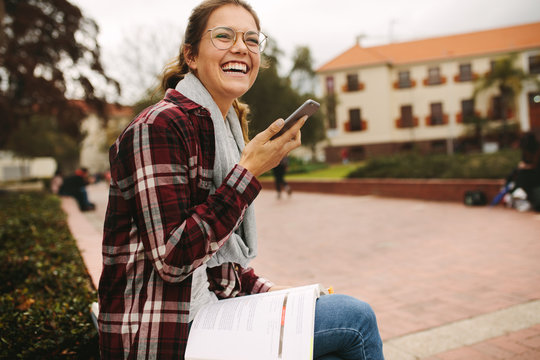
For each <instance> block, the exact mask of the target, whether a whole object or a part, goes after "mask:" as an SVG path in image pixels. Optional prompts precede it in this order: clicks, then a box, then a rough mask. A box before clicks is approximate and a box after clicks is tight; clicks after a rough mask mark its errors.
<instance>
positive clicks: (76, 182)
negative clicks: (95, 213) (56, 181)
mask: <svg viewBox="0 0 540 360" xmlns="http://www.w3.org/2000/svg"><path fill="white" fill-rule="evenodd" d="M92 182H93V178H92V177H91V176H90V174H89V173H88V169H87V168H79V169H77V170H75V174H73V175H71V176H68V177H66V178H64V181H63V183H62V186H60V190H59V192H58V193H59V194H60V195H64V196H72V197H74V198H75V200H77V204H78V205H79V209H81V211H91V210H95V208H96V206H95V205H94V204H93V203H91V202H90V201H89V200H88V193H87V192H86V185H88V184H90V183H92Z"/></svg>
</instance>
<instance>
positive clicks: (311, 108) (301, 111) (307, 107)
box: [270, 99, 321, 140]
mask: <svg viewBox="0 0 540 360" xmlns="http://www.w3.org/2000/svg"><path fill="white" fill-rule="evenodd" d="M319 106H321V105H320V104H319V103H318V102H316V101H315V100H311V99H309V100H307V101H306V102H305V103H303V104H302V105H301V106H300V107H299V108H298V109H296V110H295V111H294V112H293V113H292V114H291V115H290V116H289V117H288V118H287V119H285V125H283V127H282V128H281V130H280V131H279V132H278V133H277V134H276V135H274V136H272V137H271V139H270V140H274V139H275V138H277V137H280V136H281V135H283V133H284V132H285V131H287V130H289V129H290V128H291V126H293V125H294V124H296V122H297V121H298V120H300V118H301V117H302V116H304V115H307V116H311V115H313V114H314V113H315V112H316V111H317V110H318V109H319Z"/></svg>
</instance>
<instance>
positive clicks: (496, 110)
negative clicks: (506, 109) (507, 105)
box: [490, 96, 503, 120]
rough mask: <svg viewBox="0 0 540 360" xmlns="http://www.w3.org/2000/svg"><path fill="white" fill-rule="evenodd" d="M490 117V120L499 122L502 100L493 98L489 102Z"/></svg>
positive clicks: (501, 114)
mask: <svg viewBox="0 0 540 360" xmlns="http://www.w3.org/2000/svg"><path fill="white" fill-rule="evenodd" d="M490 113H491V116H490V118H491V119H492V120H499V119H502V118H503V108H502V98H501V97H500V96H495V97H493V99H492V100H491V111H490Z"/></svg>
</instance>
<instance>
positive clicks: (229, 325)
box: [186, 292, 286, 360]
mask: <svg viewBox="0 0 540 360" xmlns="http://www.w3.org/2000/svg"><path fill="white" fill-rule="evenodd" d="M285 296H286V293H281V294H279V293H277V292H276V293H275V294H272V293H265V294H257V295H250V296H243V297H239V298H234V299H227V300H220V301H218V302H217V303H215V304H211V305H209V306H205V307H203V308H202V309H201V310H200V311H199V313H198V314H197V316H196V317H195V320H194V321H193V325H192V327H191V331H190V334H189V341H188V346H187V350H186V359H187V360H190V359H193V360H199V359H203V360H207V359H208V360H226V359H237V360H253V359H254V358H253V354H257V359H261V360H266V359H268V360H274V359H277V356H278V350H279V337H280V331H281V317H282V310H283V301H284V299H285Z"/></svg>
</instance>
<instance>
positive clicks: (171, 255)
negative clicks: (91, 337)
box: [98, 0, 382, 359]
mask: <svg viewBox="0 0 540 360" xmlns="http://www.w3.org/2000/svg"><path fill="white" fill-rule="evenodd" d="M264 40H265V36H264V35H263V34H262V33H260V26H259V20H258V18H257V16H256V14H255V13H254V11H253V10H252V9H251V7H250V6H249V5H247V4H246V3H244V2H243V1H241V0H209V1H205V2H203V3H202V4H201V5H199V6H198V7H197V8H195V9H194V10H193V13H192V15H191V17H190V20H189V24H188V27H187V29H186V34H185V37H184V44H183V45H182V47H181V49H180V55H179V57H178V63H176V64H173V65H172V66H170V67H169V69H168V71H166V73H165V76H164V79H163V85H164V88H166V89H167V90H166V94H165V97H164V99H163V100H162V101H161V102H159V103H158V104H156V105H154V106H151V107H150V108H148V109H146V110H144V111H143V112H142V113H141V114H139V115H138V116H137V117H136V119H135V120H134V121H133V122H132V123H131V124H130V125H129V126H128V127H127V129H126V130H125V131H124V132H123V133H122V134H121V135H120V137H119V138H118V139H117V141H116V142H115V144H114V145H113V146H112V147H111V150H110V163H111V188H110V194H109V206H108V208H107V215H106V220H105V230H104V240H103V262H104V268H103V273H102V276H101V280H100V284H99V300H100V314H99V319H98V322H99V332H100V348H101V355H102V358H103V359H109V358H128V359H135V358H144V359H147V358H148V359H152V358H159V359H169V358H170V359H179V358H180V359H183V358H184V351H185V345H186V341H187V336H188V332H189V323H190V321H192V319H193V317H194V314H195V313H196V312H197V310H198V309H199V308H200V307H201V306H202V305H204V304H206V303H210V302H214V301H217V299H218V297H219V298H226V297H234V296H239V295H245V294H253V293H258V292H264V291H268V290H270V289H271V288H273V289H276V288H279V287H276V286H274V285H273V284H272V283H271V282H269V281H268V280H265V279H263V278H261V277H258V276H257V275H255V273H254V272H253V270H252V269H251V268H249V267H247V266H248V263H249V261H250V260H251V259H252V258H253V257H254V256H255V255H256V252H257V242H256V234H255V224H254V215H253V209H252V207H250V206H249V205H250V204H251V203H252V201H253V200H254V199H255V197H256V196H257V194H258V192H259V191H260V189H261V186H260V184H259V182H258V181H257V179H256V177H257V176H259V175H260V174H262V173H264V172H266V171H268V170H270V169H271V168H273V167H275V166H276V165H277V164H278V163H279V161H280V160H281V158H283V157H284V156H285V155H286V154H287V153H288V152H289V151H291V150H292V149H294V148H296V147H298V146H299V145H300V131H299V129H300V127H301V126H302V125H303V123H304V122H305V118H304V119H303V120H302V121H299V122H298V124H296V125H295V126H293V127H292V128H291V129H290V130H289V131H287V132H286V133H285V134H284V135H283V136H281V137H279V138H276V139H275V140H272V141H270V138H271V137H272V136H273V135H274V134H276V133H277V132H278V131H279V130H280V129H281V127H282V126H283V120H282V119H279V120H276V121H275V122H274V123H273V124H272V125H270V127H269V128H268V129H266V130H265V131H263V132H262V133H260V134H258V135H257V136H256V137H255V138H254V139H253V140H251V141H250V142H249V143H248V144H247V145H245V144H244V142H245V141H246V140H247V136H246V134H247V127H246V119H245V115H246V111H245V110H246V108H245V106H243V105H241V104H240V103H239V102H238V101H237V98H238V97H240V96H241V95H243V94H244V93H245V92H246V91H247V90H248V89H249V88H250V87H251V85H252V84H253V82H254V81H255V78H256V77H257V73H258V70H259V66H260V61H261V55H260V52H261V50H262V48H263V46H264ZM325 297H326V298H330V301H327V300H325V301H321V302H320V304H318V305H317V308H318V310H317V314H316V318H317V319H318V320H316V321H317V326H318V327H319V328H320V329H322V332H323V336H321V339H322V340H323V341H318V340H316V344H315V351H316V354H318V355H317V356H319V355H320V356H322V355H324V354H325V353H332V352H336V351H337V350H339V346H342V345H340V344H338V345H337V346H338V347H335V343H336V342H337V341H338V340H339V341H343V340H345V337H344V336H339V335H338V336H331V333H332V332H333V330H334V328H333V327H332V326H334V327H335V325H334V324H331V323H332V322H335V321H336V319H334V318H333V314H330V311H332V313H336V309H335V306H336V305H332V304H333V300H332V299H334V298H335V299H336V300H335V301H337V302H340V301H339V299H342V300H341V301H342V302H347V301H349V302H352V303H353V305H352V307H353V308H356V309H360V312H358V311H357V312H356V315H354V316H356V318H357V319H360V320H359V321H357V322H359V324H356V327H355V329H353V330H351V329H344V330H343V329H340V330H341V331H347V330H350V332H352V333H354V334H355V335H356V337H355V341H352V345H353V347H354V346H360V347H359V348H358V349H354V348H353V347H348V348H345V350H346V351H358V353H360V352H362V353H364V352H365V353H366V354H367V355H370V356H372V357H371V358H373V359H377V358H381V357H382V354H381V350H380V348H381V344H380V337H379V334H378V330H377V325H376V322H375V319H374V315H373V313H372V312H371V310H370V309H369V307H368V306H367V305H366V304H364V303H360V302H359V301H353V300H352V299H351V298H346V297H339V296H333V295H332V296H325ZM325 297H323V298H325ZM321 304H322V305H321ZM324 304H327V305H324ZM340 304H341V303H340ZM338 306H340V309H338V312H339V311H344V313H345V314H347V315H346V317H348V318H349V320H350V319H352V318H354V316H350V313H349V310H347V309H350V306H349V307H348V306H347V304H345V305H343V306H341V305H338ZM330 309H332V310H330ZM325 314H326V315H325ZM366 314H367V315H366ZM329 315H330V316H329ZM338 325H339V326H342V324H339V323H338ZM347 339H348V338H347ZM359 343H360V345H358V344H359ZM209 344H211V339H209ZM331 346H334V348H331ZM342 348H343V347H342ZM356 354H357V353H353V352H351V353H350V356H349V357H343V358H351V359H352V358H354V359H359V358H363V357H358V356H357V355H356ZM371 354H374V355H371ZM351 356H352V357H351ZM333 358H336V357H333Z"/></svg>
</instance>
